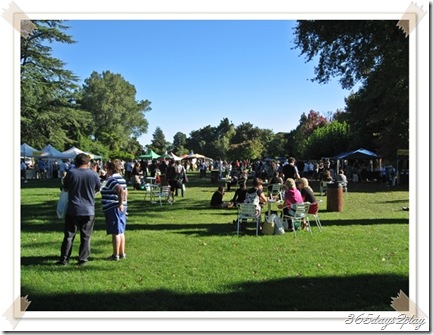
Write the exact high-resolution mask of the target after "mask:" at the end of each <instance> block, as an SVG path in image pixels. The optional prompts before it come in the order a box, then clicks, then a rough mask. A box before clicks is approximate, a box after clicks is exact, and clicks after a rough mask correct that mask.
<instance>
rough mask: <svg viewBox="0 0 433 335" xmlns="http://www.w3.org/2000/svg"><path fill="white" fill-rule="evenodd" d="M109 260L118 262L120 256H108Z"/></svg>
mask: <svg viewBox="0 0 433 335" xmlns="http://www.w3.org/2000/svg"><path fill="white" fill-rule="evenodd" d="M107 260H109V261H115V262H117V261H118V260H119V256H115V255H111V256H109V257H107Z"/></svg>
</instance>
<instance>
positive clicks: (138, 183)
mask: <svg viewBox="0 0 433 335" xmlns="http://www.w3.org/2000/svg"><path fill="white" fill-rule="evenodd" d="M36 168H37V169H39V170H40V173H43V171H44V169H46V167H45V165H44V161H43V160H39V161H38V162H37V163H36ZM334 168H335V166H334V165H333V163H332V162H331V161H329V160H322V161H320V162H318V163H317V162H316V163H315V162H311V161H308V162H305V163H304V164H300V163H299V162H297V161H296V159H295V158H293V157H289V158H288V159H286V160H285V161H284V162H278V161H275V160H272V161H254V162H250V161H239V160H236V161H233V162H223V161H221V160H217V161H214V162H213V163H212V162H209V161H204V160H203V161H200V160H199V161H197V162H194V163H193V162H192V161H189V160H184V161H174V160H153V161H121V160H113V161H108V162H106V163H105V164H104V165H102V162H101V161H98V160H92V159H90V157H89V156H88V155H87V154H79V155H77V157H76V158H75V160H74V161H72V162H71V161H63V162H62V163H61V164H60V165H59V166H58V168H57V170H58V172H59V174H58V177H59V178H62V179H61V180H62V188H63V189H64V190H66V191H67V192H68V195H69V200H68V201H69V202H68V205H69V206H68V210H67V214H66V217H65V228H64V237H63V242H62V244H61V248H60V259H59V261H58V262H57V264H61V265H66V264H68V262H69V260H70V258H71V250H72V244H73V241H74V239H75V235H76V234H77V233H78V232H79V234H80V247H79V257H78V264H80V265H83V264H86V263H87V261H88V258H89V255H90V237H91V234H92V232H93V226H94V222H95V195H96V194H97V193H98V192H100V193H101V196H102V200H101V204H102V211H103V213H104V217H105V224H106V232H107V234H108V235H111V241H112V249H113V251H112V254H111V255H110V256H109V257H108V259H109V260H114V261H118V260H119V259H122V258H126V253H125V242H126V240H125V230H126V221H127V216H128V213H127V197H128V185H131V186H132V187H133V188H134V189H137V190H140V189H142V188H141V187H142V185H143V183H144V181H145V180H146V178H147V177H152V179H153V180H155V183H156V184H159V185H169V186H170V194H169V196H168V199H167V200H169V201H170V202H173V201H175V197H176V196H179V193H180V195H181V196H182V197H184V196H185V189H186V188H185V184H186V183H187V182H188V176H187V171H194V170H199V171H200V178H205V177H206V171H209V170H212V171H218V179H219V180H220V181H221V180H224V182H225V183H224V185H225V187H224V186H222V183H221V182H220V183H219V186H218V189H217V190H216V191H215V192H214V193H213V194H212V197H211V201H210V207H211V208H215V209H225V208H236V207H237V205H238V204H241V203H248V202H249V203H254V204H255V205H256V208H257V215H261V209H262V208H263V207H264V205H265V204H266V203H267V202H268V201H269V199H271V198H272V197H273V194H272V193H271V192H270V190H271V189H270V188H268V187H269V186H270V185H274V184H279V185H281V190H282V194H283V196H282V199H281V202H280V203H279V205H278V207H279V208H280V209H281V210H282V213H283V214H284V215H288V216H292V215H293V214H294V209H295V207H296V204H298V203H301V202H309V203H310V204H311V205H310V209H309V210H310V213H317V211H318V204H317V201H316V198H315V195H314V191H313V190H312V188H311V187H310V184H309V182H310V181H336V182H340V183H342V184H343V185H345V187H347V184H348V182H349V181H348V177H347V176H346V174H345V172H344V171H343V170H342V169H340V170H339V171H338V173H335V171H334V170H333V169H334ZM346 168H350V167H349V166H346ZM25 169H26V166H25V162H22V163H21V173H22V175H21V176H22V178H24V179H25V176H24V175H25ZM388 170H389V172H388V173H387V174H386V178H390V177H388V175H392V171H391V170H390V168H388ZM23 171H24V172H23ZM352 173H353V168H352ZM384 176H385V175H384ZM249 180H252V185H251V187H248V181H249ZM389 182H391V179H389ZM231 187H235V188H236V189H235V191H234V194H233V196H232V197H231V199H230V200H229V201H225V200H224V196H225V195H226V192H228V191H230V190H231ZM179 190H180V192H179ZM290 229H294V227H289V230H290Z"/></svg>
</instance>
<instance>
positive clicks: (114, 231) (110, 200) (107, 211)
mask: <svg viewBox="0 0 433 335" xmlns="http://www.w3.org/2000/svg"><path fill="white" fill-rule="evenodd" d="M120 169H121V165H120V161H119V160H117V159H116V160H114V161H112V162H107V164H106V170H107V180H106V184H105V186H104V187H103V188H102V189H101V195H102V211H103V212H104V215H105V226H106V230H107V234H111V236H112V243H113V254H112V255H111V256H110V257H108V259H109V260H113V261H118V260H119V258H125V257H126V254H125V229H126V207H127V195H128V190H127V185H126V180H125V179H124V178H123V177H122V175H121V174H120Z"/></svg>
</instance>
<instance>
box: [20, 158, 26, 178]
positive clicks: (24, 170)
mask: <svg viewBox="0 0 433 335" xmlns="http://www.w3.org/2000/svg"><path fill="white" fill-rule="evenodd" d="M26 170H27V165H26V162H25V161H24V159H22V160H21V179H23V180H24V182H25V183H27V175H26V173H27V172H26Z"/></svg>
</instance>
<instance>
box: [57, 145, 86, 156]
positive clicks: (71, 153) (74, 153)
mask: <svg viewBox="0 0 433 335" xmlns="http://www.w3.org/2000/svg"><path fill="white" fill-rule="evenodd" d="M82 153H84V151H83V150H80V149H78V148H77V147H72V148H69V149H68V150H66V151H63V152H62V154H64V155H67V156H68V158H75V157H76V156H77V155H78V154H82Z"/></svg>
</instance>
